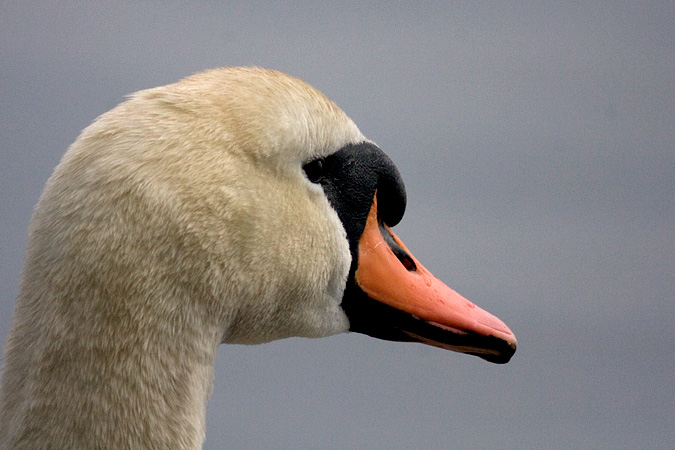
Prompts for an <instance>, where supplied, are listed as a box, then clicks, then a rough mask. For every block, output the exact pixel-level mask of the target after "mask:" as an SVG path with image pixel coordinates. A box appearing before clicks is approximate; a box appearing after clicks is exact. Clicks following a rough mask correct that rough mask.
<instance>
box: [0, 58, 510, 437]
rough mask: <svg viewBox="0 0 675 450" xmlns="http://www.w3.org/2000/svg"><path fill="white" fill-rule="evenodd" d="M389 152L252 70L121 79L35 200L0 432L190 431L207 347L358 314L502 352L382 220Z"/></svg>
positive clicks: (328, 329)
mask: <svg viewBox="0 0 675 450" xmlns="http://www.w3.org/2000/svg"><path fill="white" fill-rule="evenodd" d="M405 202H406V197H405V190H404V187H403V182H402V180H401V177H400V175H399V173H398V171H397V169H396V167H395V166H394V164H393V163H392V162H391V160H390V159H389V158H388V157H387V156H386V155H385V154H384V153H383V152H382V151H381V150H380V149H379V148H378V147H377V146H376V145H375V144H374V143H372V142H371V141H368V140H367V139H366V138H365V137H364V136H363V135H362V134H361V132H360V131H359V130H358V128H357V127H356V125H355V124H354V123H353V122H352V121H351V120H350V119H349V118H348V117H347V116H346V115H345V114H344V113H343V112H342V111H341V110H340V109H339V108H338V107H337V106H335V105H334V104H333V103H332V102H331V101H329V100H328V99H327V98H325V97H324V96H323V95H322V94H321V93H320V92H318V91H316V90H315V89H314V88H312V87H310V86H309V85H307V84H305V83H304V82H302V81H300V80H298V79H295V78H292V77H289V76H287V75H284V74H281V73H279V72H275V71H269V70H264V69H259V68H224V69H215V70H210V71H206V72H203V73H198V74H196V75H193V76H191V77H188V78H186V79H184V80H182V81H179V82H177V83H175V84H171V85H168V86H163V87H158V88H154V89H148V90H145V91H141V92H138V93H136V94H133V95H132V96H131V97H130V98H129V99H127V100H126V101H125V102H123V103H122V104H120V105H119V106H117V107H116V108H114V109H112V110H111V111H109V112H107V113H105V114H103V115H102V116H100V117H99V118H98V119H97V120H96V121H95V122H94V123H93V124H92V125H90V126H89V127H87V128H86V129H85V130H84V131H83V132H82V134H81V135H80V136H79V137H78V139H77V140H76V141H75V143H74V144H73V145H72V146H71V147H70V148H69V149H68V151H67V152H66V154H65V155H64V157H63V159H62V161H61V163H60V164H59V165H58V167H57V168H56V169H55V171H54V174H53V175H52V177H51V178H50V179H49V181H48V182H47V185H46V188H45V191H44V193H43V194H42V196H41V198H40V201H39V203H38V205H37V207H36V210H35V213H34V216H33V219H32V222H31V227H30V231H29V233H30V238H29V243H28V248H27V256H26V262H25V267H24V271H23V275H22V281H21V287H20V293H19V296H18V300H17V304H16V307H15V312H14V322H13V326H12V330H11V332H10V335H9V338H8V340H7V343H6V346H5V360H4V370H3V378H2V386H1V391H0V447H2V448H134V449H137V448H165V449H177V448H186V449H187V448H199V447H200V445H201V443H202V441H203V439H204V416H205V405H206V402H207V399H208V397H209V394H210V391H211V386H212V379H213V367H214V358H215V356H216V349H217V347H218V346H219V345H220V344H221V343H244V344H255V343H262V342H267V341H271V340H274V339H281V338H285V337H289V336H306V337H320V336H329V335H332V334H335V333H341V332H346V331H350V330H351V331H355V332H360V333H365V334H368V335H371V336H374V337H378V338H382V339H388V340H394V341H417V342H423V343H425V344H430V345H434V346H438V347H442V348H446V349H450V350H455V351H460V352H464V353H470V354H474V355H478V356H480V357H482V358H484V359H486V360H488V361H492V362H496V363H505V362H507V361H508V360H509V359H510V358H511V356H512V355H513V353H514V352H515V349H516V339H515V336H514V335H513V333H512V332H511V331H510V330H509V329H508V327H506V325H504V323H502V322H501V321H500V320H499V319H497V318H496V317H494V316H492V315H490V314H489V313H487V312H485V311H483V310H482V309H480V308H478V307H476V306H475V305H473V304H472V303H471V302H469V301H468V300H466V299H464V298H463V297H461V296H460V295H459V294H457V293H456V292H454V291H453V290H451V289H450V288H448V287H447V286H446V285H444V284H443V283H442V282H441V281H439V280H438V279H436V278H435V277H433V275H431V274H430V273H429V272H428V271H427V270H426V269H425V268H424V267H423V266H422V265H421V264H420V263H419V262H418V261H417V260H416V259H415V258H414V257H413V256H412V255H411V253H410V252H409V251H408V249H407V248H406V247H405V246H404V245H403V243H402V242H401V241H400V240H399V239H398V237H397V236H396V235H395V234H394V233H393V232H392V231H391V229H390V227H392V226H394V225H396V224H397V223H398V222H399V221H400V219H401V217H402V215H403V212H404V209H405Z"/></svg>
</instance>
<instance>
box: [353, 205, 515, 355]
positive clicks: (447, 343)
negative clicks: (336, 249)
mask: <svg viewBox="0 0 675 450" xmlns="http://www.w3.org/2000/svg"><path fill="white" fill-rule="evenodd" d="M354 279H355V281H356V284H357V285H358V286H359V287H360V288H361V290H363V292H364V293H365V294H367V295H368V297H370V298H372V299H374V300H377V301H379V302H381V303H384V304H385V305H388V306H390V307H392V308H394V309H396V310H399V311H403V312H405V313H407V314H409V315H411V316H413V317H412V319H416V321H417V322H418V323H419V325H415V326H412V327H409V326H407V327H402V328H401V329H399V331H400V332H402V333H403V334H405V335H406V336H408V337H409V338H411V340H413V341H419V342H422V343H425V344H428V345H433V346H436V347H440V348H445V349H448V350H453V351H457V352H461V353H470V354H473V355H477V356H480V357H482V358H484V359H486V360H488V361H491V362H496V363H506V362H508V361H509V359H510V358H511V356H513V354H514V352H515V351H516V346H517V341H516V337H515V336H514V334H513V333H512V332H511V330H510V329H509V328H508V327H507V326H506V325H505V324H504V322H502V321H501V320H499V319H498V318H497V317H495V316H493V315H492V314H490V313H489V312H487V311H485V310H483V309H481V308H479V307H478V306H476V305H474V304H473V303H472V302H470V301H469V300H467V299H465V298H464V297H462V296H461V295H459V294H458V293H457V292H455V291H454V290H452V289H450V288H449V287H448V286H447V285H446V284H444V283H443V282H442V281H440V280H439V279H438V278H436V277H435V276H434V275H432V274H431V272H429V271H428V270H427V269H426V268H425V267H424V266H422V264H420V263H419V262H418V261H417V259H415V258H414V257H413V256H412V254H411V253H410V252H409V251H408V249H407V248H406V247H405V245H404V244H403V242H401V240H400V239H399V238H398V237H397V236H396V235H395V234H394V233H393V232H392V231H391V230H390V229H389V227H387V226H386V225H385V224H384V223H383V222H382V221H381V220H379V218H378V213H377V195H376V196H375V200H374V202H373V205H372V207H371V209H370V212H369V214H368V218H367V220H366V225H365V229H364V230H363V234H362V235H361V238H360V240H359V253H358V265H357V268H356V272H355V274H354Z"/></svg>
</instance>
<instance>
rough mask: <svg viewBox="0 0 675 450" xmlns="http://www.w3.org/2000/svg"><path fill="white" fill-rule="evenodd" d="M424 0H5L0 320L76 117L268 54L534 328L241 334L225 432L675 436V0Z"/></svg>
mask: <svg viewBox="0 0 675 450" xmlns="http://www.w3.org/2000/svg"><path fill="white" fill-rule="evenodd" d="M164 3H166V4H164ZM413 3H414V2H410V3H409V4H408V3H404V2H389V3H384V2H355V3H350V2H335V1H331V2H320V1H313V2H306V3H302V2H280V1H275V2H231V3H230V2H215V1H212V2H191V3H190V4H189V6H186V5H185V4H183V3H178V2H135V1H120V2H100V1H89V2H62V1H52V2H33V1H25V0H24V1H21V2H18V1H17V2H8V1H2V3H1V4H0V102H1V108H0V139H1V142H2V164H1V165H0V230H1V234H0V256H1V258H2V260H1V262H0V267H1V270H0V339H2V341H3V342H4V339H5V337H6V335H7V332H8V329H9V326H10V321H11V311H12V307H13V303H14V299H15V297H16V294H17V289H18V283H19V274H20V270H21V265H22V258H23V251H24V246H25V243H26V228H27V226H28V221H29V218H30V214H31V210H32V208H33V205H34V204H35V203H36V201H37V198H38V196H39V194H40V192H41V190H42V187H43V185H44V183H45V181H46V180H47V178H48V177H49V175H50V173H51V171H52V169H53V167H54V166H55V165H56V164H57V162H58V161H59V158H60V157H61V155H62V154H63V152H64V151H65V150H66V148H67V146H68V145H69V144H70V143H71V142H72V141H73V140H74V139H75V138H76V136H77V135H78V133H79V131H80V130H81V129H82V128H84V127H85V126H87V125H88V124H89V123H90V122H91V121H92V120H93V119H94V118H95V117H96V116H97V115H99V114H101V113H103V112H105V111H106V110H108V109H110V108H112V107H113V106H115V105H116V104H117V103H119V102H120V101H122V100H123V98H124V95H125V94H127V93H130V92H133V91H136V90H139V89H143V88H148V87H152V86H156V85H160V84H165V83H169V82H172V81H175V80H177V79H179V78H182V77H184V76H187V75H189V74H191V73H193V72H195V71H198V70H202V69H205V68H209V67H215V66H222V65H251V64H255V65H260V66H264V67H268V68H275V69H279V70H282V71H285V72H288V73H290V74H292V75H296V76H299V77H301V78H303V79H305V80H306V81H308V82H310V83H311V84H313V85H314V86H316V87H317V88H319V89H320V90H322V91H323V92H324V93H326V94H327V95H328V96H329V97H330V98H331V99H333V100H334V101H336V102H337V103H338V105H340V106H341V107H342V108H343V109H344V110H345V111H346V112H347V114H349V115H350V116H351V117H352V118H353V119H354V120H355V122H356V123H357V124H358V125H359V127H360V128H361V130H362V131H363V133H364V134H365V135H366V136H368V137H369V138H371V139H373V140H374V141H376V142H377V143H378V144H379V145H380V146H381V147H382V148H383V149H384V150H385V151H386V152H388V153H389V155H390V156H391V157H392V159H393V160H394V161H395V162H396V164H397V165H398V167H399V169H400V171H401V172H402V174H403V177H404V179H405V181H406V184H407V188H408V196H409V206H408V210H407V213H406V217H405V218H404V220H403V222H402V223H401V224H400V225H399V226H398V227H397V228H396V231H397V233H398V234H399V236H401V238H402V239H403V240H404V241H405V242H406V243H407V245H408V247H409V248H410V249H411V250H412V251H413V252H414V253H415V255H416V256H417V257H418V258H419V259H420V260H421V261H422V262H423V263H424V264H425V265H426V266H427V267H428V268H430V269H431V270H432V271H433V272H435V274H436V275H437V276H438V277H439V278H441V279H443V280H445V281H446V282H447V283H448V284H449V285H450V286H452V287H454V288H455V289H456V290H458V291H459V292H461V293H463V294H464V295H465V296H466V297H468V298H469V299H471V300H473V301H475V302H476V303H477V304H479V305H481V306H483V307H484V308H486V309H487V310H489V311H491V312H493V313H494V314H496V315H498V316H499V317H500V318H502V319H503V320H504V321H505V322H506V323H507V324H508V325H509V326H510V327H511V328H512V329H513V330H514V332H515V333H516V335H517V337H518V340H519V344H520V347H519V350H518V352H517V353H516V355H515V357H514V359H513V360H512V362H511V363H510V364H508V365H506V366H496V365H492V364H489V363H486V362H483V361H481V360H479V359H478V358H474V357H469V356H466V355H459V354H455V353H450V352H445V351H442V350H439V349H435V348H430V347H425V346H421V345H415V344H397V343H389V342H382V341H378V340H375V339H371V338H368V337H366V336H360V335H341V336H336V337H331V338H326V339H320V340H306V339H288V340H285V341H280V342H274V343H271V344H266V345H261V346H254V347H244V346H223V347H221V351H220V354H219V359H218V363H217V368H216V380H215V389H214V393H213V396H212V398H211V401H210V403H209V406H208V419H207V420H208V427H207V428H208V430H207V440H206V444H205V447H206V448H210V449H215V448H222V447H225V446H227V445H230V446H231V447H238V448H381V449H390V448H413V447H418V448H447V447H453V446H454V447H455V448H472V449H473V448H486V449H522V448H607V449H619V448H672V446H673V442H675V426H673V424H674V422H673V416H674V413H675V381H673V380H674V377H675V370H674V369H675V349H674V344H675V331H674V324H675V306H674V305H673V293H674V292H675V281H674V279H675V231H674V230H675V224H674V219H675V206H674V204H675V202H674V197H675V32H674V31H673V30H675V6H674V4H673V2H670V1H668V2H666V1H664V2H637V1H636V2H625V1H615V2H604V3H601V2H583V3H577V2H554V1H549V2H517V3H516V2H511V3H500V2H438V3H431V2H429V3H419V4H415V5H414V6H413ZM586 3H588V4H586Z"/></svg>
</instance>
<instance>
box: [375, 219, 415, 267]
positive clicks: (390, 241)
mask: <svg viewBox="0 0 675 450" xmlns="http://www.w3.org/2000/svg"><path fill="white" fill-rule="evenodd" d="M378 226H379V228H380V234H382V237H383V238H384V242H386V243H387V245H388V246H389V248H390V249H391V251H392V252H393V253H394V255H395V256H396V258H398V260H399V261H400V262H401V264H403V267H405V269H406V270H407V271H408V272H417V264H415V261H414V260H413V259H412V256H410V254H409V253H408V252H406V251H405V250H404V249H403V247H401V246H400V245H398V244H397V243H396V241H395V240H394V237H393V236H392V235H391V233H389V230H388V229H387V227H386V226H385V225H384V223H383V222H382V221H381V220H378Z"/></svg>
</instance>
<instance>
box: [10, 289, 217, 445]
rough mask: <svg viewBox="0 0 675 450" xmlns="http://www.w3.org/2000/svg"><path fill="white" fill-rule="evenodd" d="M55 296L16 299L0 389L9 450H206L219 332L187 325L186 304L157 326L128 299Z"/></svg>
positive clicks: (195, 320)
mask: <svg viewBox="0 0 675 450" xmlns="http://www.w3.org/2000/svg"><path fill="white" fill-rule="evenodd" d="M50 300H52V301H45V299H44V298H43V299H29V298H21V296H20V298H19V301H18V302H17V308H16V311H15V321H14V324H13V328H12V331H11V333H10V338H9V340H8V342H7V346H6V348H5V350H6V352H5V368H4V374H3V380H2V387H1V390H0V447H1V448H14V447H20V448H185V449H190V448H201V445H202V442H203V440H204V432H205V407H206V402H207V400H208V397H209V395H210V393H211V389H212V381H213V370H214V361H215V356H216V349H217V347H218V344H219V343H220V340H219V338H220V333H221V332H218V330H217V328H216V327H213V326H212V327H207V328H206V329H205V328H204V323H205V322H204V321H203V320H201V319H202V318H196V317H191V318H189V319H193V320H187V319H186V316H185V314H186V313H187V311H180V308H179V309H173V310H171V311H169V310H165V311H163V313H165V314H167V316H165V317H164V318H163V320H161V321H158V320H156V317H157V316H154V317H151V318H150V319H148V317H147V316H144V315H143V313H144V312H145V313H147V311H140V310H139V311H134V310H133V309H134V304H133V303H131V302H125V301H124V300H123V299H122V300H121V299H106V302H100V303H98V304H105V305H116V307H114V308H99V309H92V308H87V306H82V307H81V308H78V307H75V308H73V307H72V303H76V302H78V301H80V300H83V299H77V298H75V299H73V298H69V299H68V302H69V303H71V305H70V306H71V307H70V308H68V309H65V308H62V307H59V306H58V305H61V306H63V303H64V302H59V301H53V300H54V299H50ZM87 300H88V301H87V304H90V305H91V304H97V303H95V302H91V298H89V299H87ZM164 303H165V304H167V303H166V302H164ZM171 304H173V305H174V306H175V305H176V304H179V303H177V302H171ZM50 305H51V306H50ZM48 308H49V311H47V309H48ZM155 312H156V311H154V312H153V313H155ZM193 313H194V311H193ZM172 315H173V320H172ZM206 323H208V322H206Z"/></svg>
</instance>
